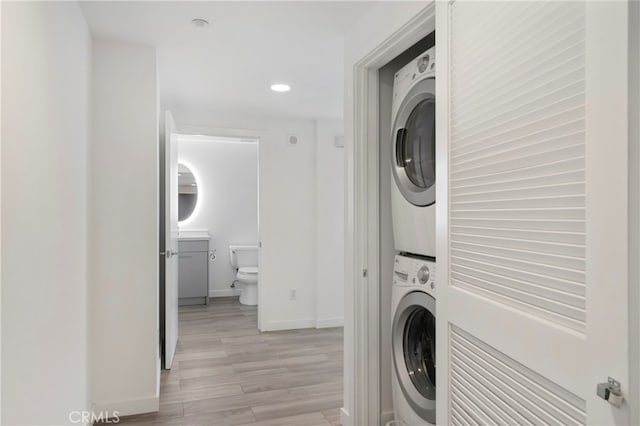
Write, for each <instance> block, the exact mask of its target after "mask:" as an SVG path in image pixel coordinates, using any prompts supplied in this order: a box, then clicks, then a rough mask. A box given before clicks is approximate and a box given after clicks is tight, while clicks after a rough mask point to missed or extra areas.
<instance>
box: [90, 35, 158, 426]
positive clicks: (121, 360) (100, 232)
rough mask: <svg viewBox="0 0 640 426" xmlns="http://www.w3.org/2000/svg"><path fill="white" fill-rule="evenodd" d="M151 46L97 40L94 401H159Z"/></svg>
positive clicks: (125, 407) (131, 408)
mask: <svg viewBox="0 0 640 426" xmlns="http://www.w3.org/2000/svg"><path fill="white" fill-rule="evenodd" d="M156 72H157V71H156V52H155V49H154V48H153V47H150V46H145V45H138V44H131V43H121V42H112V41H105V40H94V41H93V82H92V83H93V86H92V87H93V104H92V105H93V111H92V117H93V121H92V124H93V128H92V141H91V146H90V168H89V172H90V180H91V183H90V194H91V195H90V226H91V228H90V229H91V234H90V238H91V240H90V241H91V246H90V253H91V262H90V272H91V281H92V295H91V296H92V298H91V322H92V324H91V335H92V346H91V352H92V365H91V372H92V375H93V386H92V391H93V403H94V405H95V409H96V410H98V411H100V410H118V411H120V414H121V415H125V414H132V413H137V412H144V411H151V410H155V409H157V407H158V385H159V355H158V258H159V248H158V95H157V77H156Z"/></svg>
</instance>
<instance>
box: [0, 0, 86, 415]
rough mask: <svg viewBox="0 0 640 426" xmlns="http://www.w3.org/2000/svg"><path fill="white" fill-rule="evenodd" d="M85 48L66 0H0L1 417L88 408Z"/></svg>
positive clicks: (74, 10) (78, 18)
mask: <svg viewBox="0 0 640 426" xmlns="http://www.w3.org/2000/svg"><path fill="white" fill-rule="evenodd" d="M90 49H91V39H90V35H89V31H88V29H87V26H86V25H85V22H84V18H83V16H82V14H81V12H80V9H79V8H78V5H77V4H76V3H47V2H39V3H21V2H16V3H3V5H2V89H3V90H2V124H3V126H2V167H1V169H2V231H3V232H2V246H3V247H4V248H5V250H3V251H2V285H3V287H2V339H3V344H2V363H3V368H2V370H3V371H2V373H3V374H2V423H3V424H12V425H16V424H44V425H50V424H69V423H70V422H69V417H68V416H69V412H70V411H72V410H85V409H88V408H89V401H88V378H87V377H88V374H87V372H88V344H87V333H88V326H87V324H88V299H87V297H88V285H87V268H86V263H87V255H86V252H87V179H86V172H87V144H88V138H89V107H90V63H91V59H90V58H91V51H90ZM7 248H10V249H7Z"/></svg>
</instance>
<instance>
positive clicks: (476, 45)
mask: <svg viewBox="0 0 640 426" xmlns="http://www.w3.org/2000/svg"><path fill="white" fill-rule="evenodd" d="M627 7H628V5H627V4H626V3H625V2H623V1H620V2H615V3H611V2H610V3H607V2H560V1H555V2H515V1H514V2H485V1H460V0H458V1H455V2H442V3H438V4H437V21H436V25H437V30H436V31H437V34H438V42H437V45H436V48H437V49H438V53H437V55H436V56H437V57H438V67H439V68H438V74H437V76H436V83H437V97H436V99H437V108H438V110H437V143H438V149H437V164H438V171H437V173H438V174H437V182H438V184H437V185H438V187H437V194H438V195H437V197H438V198H437V201H436V206H437V209H438V238H439V243H438V244H439V245H438V252H437V258H438V264H439V266H438V271H439V272H440V279H441V281H440V282H439V283H438V294H437V319H438V378H437V383H438V395H437V401H438V409H437V418H438V423H439V424H443V425H444V424H453V425H476V424H496V425H520V424H522V425H525V424H558V425H566V424H585V423H589V424H600V425H605V424H606V425H613V424H625V423H627V422H628V407H627V406H626V405H624V406H623V407H621V408H615V407H613V406H612V405H610V404H609V403H607V402H606V401H604V400H602V399H600V398H598V397H597V396H596V384H597V383H598V382H606V381H607V377H609V376H611V377H614V378H615V379H617V380H619V381H621V382H622V388H623V392H627V390H628V384H629V377H628V356H627V347H628V344H627V343H628V342H627V339H628V328H627V327H628V325H627V314H628V309H627V290H628V288H627V286H628V276H627V274H628V272H627V271H628V269H627V266H628V259H627V204H626V200H627V155H626V153H627V133H626V129H627V120H628V118H627V90H626V89H627V43H628V40H627ZM442 271H444V273H443V272H442Z"/></svg>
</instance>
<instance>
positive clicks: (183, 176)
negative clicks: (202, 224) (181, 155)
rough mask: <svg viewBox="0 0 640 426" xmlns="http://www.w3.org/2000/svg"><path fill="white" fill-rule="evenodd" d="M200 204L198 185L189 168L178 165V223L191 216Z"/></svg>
mask: <svg viewBox="0 0 640 426" xmlns="http://www.w3.org/2000/svg"><path fill="white" fill-rule="evenodd" d="M197 202H198V184H197V183H196V178H195V177H194V176H193V173H192V172H191V170H189V168H188V167H187V166H185V165H184V164H178V221H179V222H182V221H183V220H186V219H188V218H189V216H191V214H192V213H193V211H194V210H195V209H196V203H197Z"/></svg>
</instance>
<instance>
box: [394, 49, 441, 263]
mask: <svg viewBox="0 0 640 426" xmlns="http://www.w3.org/2000/svg"><path fill="white" fill-rule="evenodd" d="M435 69H436V61H435V48H431V49H429V50H427V51H426V52H424V53H423V54H422V55H420V56H418V57H417V58H416V59H414V60H413V61H411V62H410V63H409V64H407V65H405V66H404V67H403V68H402V69H401V70H400V71H398V72H397V73H396V74H395V76H394V82H393V101H392V110H391V111H392V114H391V116H392V121H391V123H392V124H391V129H392V144H391V145H392V147H393V148H392V149H393V151H392V153H391V158H392V160H391V163H392V164H391V172H392V175H393V179H392V184H391V209H392V217H393V237H394V243H395V249H396V250H397V251H399V252H403V253H412V254H417V255H422V256H429V257H435V255H436V245H435V233H436V224H435V216H436V215H435V201H436V185H435V184H436V158H435V155H436V127H435V116H436V96H435V88H436V86H435Z"/></svg>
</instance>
